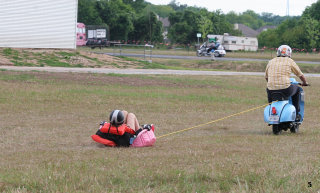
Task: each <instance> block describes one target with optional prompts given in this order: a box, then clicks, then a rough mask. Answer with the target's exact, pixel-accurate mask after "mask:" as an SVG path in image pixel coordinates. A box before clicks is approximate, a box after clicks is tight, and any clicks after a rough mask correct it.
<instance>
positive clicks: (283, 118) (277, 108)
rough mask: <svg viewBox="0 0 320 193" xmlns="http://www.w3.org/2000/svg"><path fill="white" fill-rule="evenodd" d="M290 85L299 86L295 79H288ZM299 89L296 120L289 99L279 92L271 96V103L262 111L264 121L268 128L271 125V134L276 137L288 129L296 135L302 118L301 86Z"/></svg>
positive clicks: (294, 111) (302, 98)
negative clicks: (298, 110)
mask: <svg viewBox="0 0 320 193" xmlns="http://www.w3.org/2000/svg"><path fill="white" fill-rule="evenodd" d="M290 82H291V84H296V85H301V83H299V82H297V81H296V79H294V78H290ZM299 89H300V112H299V114H298V116H299V117H300V118H299V119H296V108H295V107H294V106H293V105H292V99H291V97H285V96H283V95H282V94H281V93H280V92H279V93H277V92H275V93H273V94H272V95H271V98H272V101H273V102H272V103H271V104H269V105H268V106H267V107H266V108H265V109H264V121H265V122H266V123H268V126H270V125H272V132H273V134H275V135H278V134H280V133H281V132H282V130H284V131H287V130H288V129H290V131H291V133H297V132H298V131H299V126H300V125H301V123H302V122H303V118H304V91H303V89H302V87H301V86H299Z"/></svg>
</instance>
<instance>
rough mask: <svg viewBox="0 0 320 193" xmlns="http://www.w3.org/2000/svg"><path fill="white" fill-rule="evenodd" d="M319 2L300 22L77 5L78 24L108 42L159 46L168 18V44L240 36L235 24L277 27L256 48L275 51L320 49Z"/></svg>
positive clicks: (92, 0)
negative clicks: (106, 35) (103, 29)
mask: <svg viewBox="0 0 320 193" xmlns="http://www.w3.org/2000/svg"><path fill="white" fill-rule="evenodd" d="M319 1H320V0H318V2H317V3H316V5H314V4H313V5H312V6H310V7H308V8H307V9H306V10H305V11H304V13H303V15H302V16H301V17H282V16H277V15H273V14H271V13H262V14H257V13H255V12H254V11H252V10H247V11H245V12H243V13H239V14H238V13H235V12H229V13H227V14H224V13H223V12H222V11H221V10H216V11H208V10H207V9H205V8H202V7H196V6H187V5H184V4H179V3H176V1H175V0H173V1H171V2H170V3H169V4H168V5H153V4H151V3H149V2H146V1H144V0H79V1H78V22H83V23H85V24H86V25H107V26H108V27H109V32H110V39H111V40H122V41H125V42H126V41H128V40H130V41H132V42H150V43H161V42H163V35H162V33H163V30H164V29H163V27H162V23H161V22H160V21H159V19H158V17H162V18H165V17H168V19H169V21H170V27H169V30H168V38H169V39H170V41H171V43H178V44H193V43H195V42H197V36H196V34H197V33H201V34H202V38H203V39H205V38H206V36H207V34H219V35H222V34H224V33H229V34H230V35H235V36H241V35H242V34H241V32H240V31H238V30H235V29H234V27H233V24H235V23H242V24H245V25H247V26H249V27H251V28H253V29H258V28H260V27H262V26H265V25H277V26H278V27H277V28H276V29H274V30H268V31H266V32H263V33H261V35H259V37H258V39H259V46H260V47H263V46H267V47H277V46H278V45H279V44H283V43H286V44H292V45H293V46H295V47H301V48H302V47H305V48H313V47H319V45H318V44H319V41H317V40H318V39H319V34H318V33H317V32H319V18H317V17H318V16H317V15H318V13H317V10H319V8H318V7H316V6H318V5H317V4H319ZM303 29H305V30H303ZM317 30H318V31H317ZM289 32H290V33H289ZM317 38H318V39H317Z"/></svg>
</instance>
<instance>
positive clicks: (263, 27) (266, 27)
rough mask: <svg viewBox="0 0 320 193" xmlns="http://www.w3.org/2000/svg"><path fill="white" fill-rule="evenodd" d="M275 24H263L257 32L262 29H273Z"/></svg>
mask: <svg viewBox="0 0 320 193" xmlns="http://www.w3.org/2000/svg"><path fill="white" fill-rule="evenodd" d="M276 27H277V26H275V25H265V26H262V27H260V28H259V29H257V32H259V33H261V32H263V31H267V30H268V29H275V28H276Z"/></svg>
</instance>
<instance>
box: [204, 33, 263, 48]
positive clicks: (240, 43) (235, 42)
mask: <svg viewBox="0 0 320 193" xmlns="http://www.w3.org/2000/svg"><path fill="white" fill-rule="evenodd" d="M207 37H208V39H217V41H218V42H220V44H222V46H223V47H224V49H225V50H227V51H238V50H244V51H257V50H258V39H257V38H255V37H241V36H230V35H229V34H227V33H225V34H224V35H208V36H207Z"/></svg>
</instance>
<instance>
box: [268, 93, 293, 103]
mask: <svg viewBox="0 0 320 193" xmlns="http://www.w3.org/2000/svg"><path fill="white" fill-rule="evenodd" d="M271 99H272V101H284V100H289V97H287V96H285V95H283V94H282V93H281V92H273V93H272V94H271Z"/></svg>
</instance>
